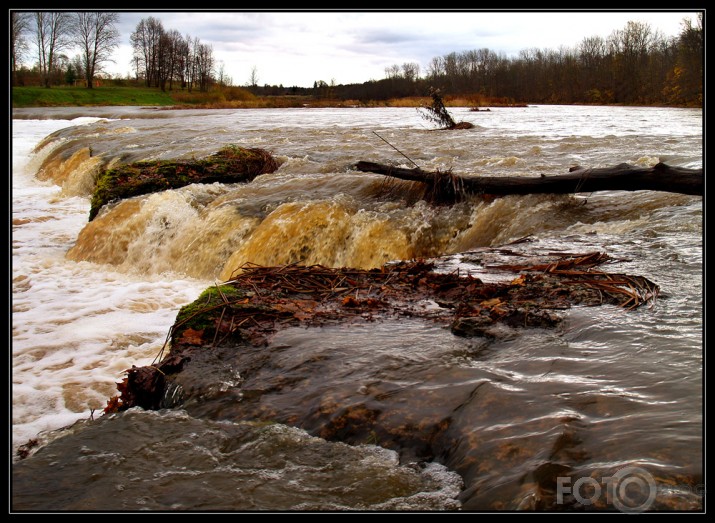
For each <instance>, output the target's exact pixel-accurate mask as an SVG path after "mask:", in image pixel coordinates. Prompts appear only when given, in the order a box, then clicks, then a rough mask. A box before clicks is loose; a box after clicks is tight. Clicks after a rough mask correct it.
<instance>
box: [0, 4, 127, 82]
mask: <svg viewBox="0 0 715 523" xmlns="http://www.w3.org/2000/svg"><path fill="white" fill-rule="evenodd" d="M118 21H119V15H118V14H117V13H111V12H106V11H92V12H87V11H82V12H72V13H70V12H64V11H34V12H22V11H11V12H10V66H11V81H12V85H17V83H18V74H19V70H20V63H21V62H22V58H23V57H24V56H25V55H26V54H27V53H28V52H29V49H30V44H29V42H28V40H30V41H32V43H34V45H35V50H36V54H35V57H36V58H37V63H36V71H37V72H38V74H39V76H40V79H41V83H42V85H44V86H45V87H50V85H51V84H52V83H57V79H58V78H61V77H63V76H64V78H65V79H66V78H67V75H68V73H71V75H72V76H73V77H76V76H81V77H83V78H84V80H85V82H86V85H87V87H88V88H89V89H92V88H93V87H94V79H95V76H96V75H97V73H98V72H99V71H100V70H101V69H102V66H103V65H104V64H105V63H106V62H108V61H111V60H112V58H111V55H112V51H114V49H115V48H116V47H117V46H118V45H119V31H118V30H117V28H116V25H115V24H116V23H117V22H118ZM70 47H75V48H79V50H80V54H78V55H77V56H76V57H75V60H74V61H70V60H69V59H68V58H67V56H66V55H65V54H63V52H64V51H65V50H67V49H68V48H70Z"/></svg>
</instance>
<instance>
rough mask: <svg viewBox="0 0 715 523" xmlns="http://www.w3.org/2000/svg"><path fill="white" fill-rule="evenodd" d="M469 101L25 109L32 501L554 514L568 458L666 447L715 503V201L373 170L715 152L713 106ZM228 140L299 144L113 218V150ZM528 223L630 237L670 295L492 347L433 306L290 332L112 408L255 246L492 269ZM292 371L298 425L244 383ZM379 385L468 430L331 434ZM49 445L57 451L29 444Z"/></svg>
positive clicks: (20, 466) (649, 464)
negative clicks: (240, 177) (262, 171)
mask: <svg viewBox="0 0 715 523" xmlns="http://www.w3.org/2000/svg"><path fill="white" fill-rule="evenodd" d="M451 112H452V114H453V115H454V116H455V119H456V120H467V121H470V122H472V123H474V124H475V127H474V128H473V129H469V130H462V131H435V130H434V129H433V128H431V127H430V126H429V125H428V124H427V123H426V121H425V120H424V119H422V118H420V115H419V114H418V112H417V111H416V110H415V109H409V108H342V109H341V108H334V109H313V108H300V109H256V110H210V111H209V110H185V111H175V110H160V109H155V108H138V107H119V108H112V107H104V108H86V109H85V108H48V109H21V110H14V111H13V120H12V202H11V205H12V340H11V342H12V358H11V378H12V452H13V454H14V456H15V458H14V461H15V465H14V469H15V476H14V480H13V483H14V484H13V500H14V504H15V506H16V507H18V508H20V509H38V510H44V509H54V508H58V509H60V510H62V509H65V510H142V509H148V510H295V509H298V510H333V509H336V510H343V509H352V510H459V509H466V510H505V509H506V510H514V509H520V508H526V509H534V508H536V509H539V508H547V509H551V508H554V507H556V508H558V505H554V502H553V500H551V501H549V502H548V503H546V502H545V501H544V500H545V499H547V498H548V499H551V498H550V497H549V496H551V497H553V496H552V495H553V493H554V485H553V483H554V478H555V477H556V476H559V477H561V476H560V474H563V475H567V476H568V478H569V481H575V480H577V478H579V477H594V478H599V480H600V478H601V476H600V475H603V474H606V473H611V474H612V473H613V471H614V470H619V469H623V467H639V468H642V469H644V470H645V471H647V473H648V474H650V476H649V477H654V478H655V480H656V481H657V484H658V496H657V497H656V500H655V505H654V507H655V508H658V507H661V508H677V509H685V510H693V509H698V508H699V507H701V506H702V505H701V503H702V498H701V494H702V492H701V489H702V482H703V461H702V460H703V349H704V347H703V314H702V313H703V198H702V197H698V196H685V195H674V194H668V193H657V192H649V191H638V192H627V193H625V192H602V193H594V194H579V195H562V196H553V195H546V196H544V195H532V196H507V197H503V198H497V199H482V198H477V197H475V198H472V199H470V200H469V201H465V202H462V203H459V204H457V205H454V206H451V207H446V206H442V207H434V206H431V205H428V204H427V203H425V202H424V201H422V200H420V199H419V197H418V195H417V194H416V192H415V191H414V190H411V189H408V188H406V186H404V185H399V184H395V183H392V184H391V183H386V182H385V180H384V179H383V177H381V176H378V175H372V174H365V173H360V172H357V171H355V170H354V169H352V168H351V166H352V165H353V164H354V163H356V162H357V161H359V160H368V161H376V162H382V163H395V164H400V165H401V166H403V167H411V166H412V165H411V164H410V163H409V162H408V160H407V159H406V158H405V156H407V157H409V158H410V160H411V161H412V162H414V163H416V164H417V165H419V166H420V167H421V168H423V169H426V170H437V169H439V170H442V171H445V170H449V169H451V170H452V171H453V172H454V173H457V174H470V175H491V176H499V175H504V176H507V175H509V176H520V175H524V176H529V175H530V176H538V175H539V174H542V173H543V174H547V175H552V174H559V173H565V172H568V169H569V167H571V166H574V165H581V166H584V167H604V166H612V165H615V164H618V163H621V162H627V163H631V164H634V165H641V166H650V165H654V164H655V163H657V162H659V161H661V162H665V163H668V164H670V165H674V166H681V167H702V164H703V147H702V143H703V114H702V111H701V110H699V109H675V108H641V107H632V108H626V107H571V106H530V107H525V108H493V109H492V110H491V111H490V112H476V113H475V112H470V111H469V110H468V109H467V108H454V109H452V110H451ZM385 140H386V141H388V142H389V143H390V144H392V146H393V147H390V146H389V145H388V144H386V143H385ZM226 144H237V145H241V146H245V147H261V148H265V149H267V150H268V151H270V152H271V153H273V154H274V156H275V157H276V158H277V159H278V160H279V162H280V163H281V165H280V167H279V169H278V170H277V171H276V172H274V173H272V174H266V175H262V176H260V177H258V178H256V179H255V180H254V181H253V182H251V183H249V184H244V185H240V184H237V185H224V184H212V185H205V186H201V185H191V186H188V187H184V188H181V189H177V190H172V191H165V192H162V193H156V194H153V195H148V196H143V197H138V198H135V199H131V200H126V201H124V202H120V203H118V204H113V205H111V206H107V207H106V208H105V209H103V210H102V212H101V213H100V215H99V216H98V217H97V218H96V219H95V220H94V221H93V222H91V223H90V224H88V223H87V216H88V211H89V199H90V191H91V187H92V184H93V180H94V176H95V175H96V173H97V170H98V168H100V167H101V166H105V165H107V164H111V162H131V161H138V160H147V159H164V158H191V157H201V156H205V155H208V154H211V153H213V152H215V151H216V150H218V149H219V148H220V147H221V146H223V145H226ZM524 237H529V238H530V239H531V240H532V242H530V243H529V246H528V249H531V250H533V251H534V252H537V251H539V250H548V249H552V250H553V249H563V250H566V251H569V250H571V251H577V252H589V251H593V250H599V251H604V252H607V253H608V254H609V255H611V256H613V257H614V258H615V259H616V260H619V261H618V262H617V263H615V264H614V266H613V267H609V270H616V271H618V272H627V273H629V274H638V275H642V276H645V277H647V278H649V279H651V280H652V281H654V282H656V283H657V284H658V285H659V286H660V287H661V298H660V299H659V300H658V301H657V303H656V304H655V305H654V306H652V307H643V308H640V309H637V310H634V311H624V310H622V309H618V308H615V307H612V306H604V307H598V308H574V309H571V310H569V311H567V312H566V313H565V321H564V323H563V325H562V326H561V327H560V328H559V329H557V330H554V331H551V330H540V329H530V330H525V331H523V332H521V333H518V334H514V335H510V336H507V337H505V338H501V339H497V340H491V341H490V340H487V341H485V340H477V339H464V338H458V337H456V336H453V335H452V334H451V333H449V331H445V330H444V329H441V328H439V327H435V326H434V325H427V324H424V323H423V322H420V321H417V320H413V321H399V322H396V321H385V322H383V323H378V324H374V325H370V326H369V327H366V326H361V325H355V326H351V327H347V326H346V327H344V328H342V327H341V328H337V327H332V328H327V327H326V328H323V329H297V328H292V329H287V330H285V331H282V332H279V333H277V334H276V336H275V339H273V341H272V342H271V347H270V349H271V350H272V351H274V352H275V356H274V360H272V362H271V365H270V366H269V367H266V368H261V369H258V370H256V372H255V373H254V374H253V375H251V376H248V377H247V376H245V375H241V376H239V375H238V373H237V372H236V373H232V372H233V371H231V369H235V368H240V367H241V365H243V366H245V365H248V363H246V358H248V357H252V356H250V354H248V355H247V354H243V355H242V356H241V358H243V360H241V361H240V362H239V360H238V359H236V358H237V357H236V356H234V355H230V354H224V355H223V356H221V357H220V358H218V359H219V360H221V361H222V362H223V363H220V364H219V363H217V362H215V361H214V362H213V363H212V366H210V367H207V368H208V369H210V370H208V371H207V375H206V376H195V377H194V378H195V384H194V387H195V389H196V391H199V392H196V394H195V395H194V400H195V401H193V402H192V401H188V402H187V403H186V404H185V405H177V406H176V407H175V408H173V409H167V410H165V411H159V412H143V411H141V410H138V409H132V410H131V411H128V412H126V413H124V414H122V415H115V416H112V417H111V418H110V417H106V416H105V417H101V416H100V414H101V411H102V409H103V407H104V406H105V404H106V401H107V399H108V398H109V397H110V396H112V395H114V394H115V393H116V383H117V382H118V381H120V380H121V379H122V377H123V373H124V371H125V370H126V369H128V368H130V367H131V366H132V365H137V366H141V365H148V364H150V363H151V362H152V361H153V360H154V358H155V357H156V355H157V354H158V353H159V351H160V350H161V348H162V346H163V345H164V342H165V339H166V336H167V333H168V331H169V328H170V327H171V325H172V323H173V321H174V319H175V317H176V313H177V312H178V309H179V308H180V307H181V306H182V305H185V304H187V303H190V302H191V301H193V300H194V299H196V297H197V296H198V295H199V294H200V293H201V291H202V290H204V289H205V288H206V287H208V286H211V285H213V284H214V283H215V282H216V281H221V280H225V279H228V278H229V277H230V275H231V274H232V272H233V271H234V270H235V269H236V268H237V267H239V266H240V265H241V264H243V263H245V262H254V263H258V264H265V265H274V264H284V263H293V262H301V263H306V264H314V263H320V264H323V265H326V266H333V267H344V266H352V267H361V268H372V267H379V266H381V265H382V264H383V263H385V262H388V261H391V260H397V259H413V258H424V257H439V256H445V257H447V258H444V259H445V260H450V262H449V263H452V264H460V263H463V264H466V265H467V266H468V265H469V263H468V260H467V258H468V256H465V255H464V253H469V252H475V251H478V250H479V249H480V248H483V247H487V246H499V245H503V244H506V243H509V242H511V241H514V240H517V239H520V238H524ZM249 352H250V351H249ZM253 356H255V358H261V357H263V356H261V355H259V354H255V355H253ZM222 358H223V359H222ZM227 362H228V363H227ZM207 365H208V364H207ZM277 376H281V377H283V378H285V377H288V378H289V381H290V380H292V381H290V383H293V384H295V385H294V386H292V387H284V388H281V390H280V397H278V396H276V398H273V399H272V400H271V401H273V403H272V404H271V405H272V407H271V408H272V409H273V411H272V412H275V413H277V414H276V416H277V418H276V419H277V420H278V421H280V423H275V422H274V421H273V420H269V419H261V420H258V419H248V420H246V419H243V418H241V415H242V414H241V413H239V412H238V411H237V410H235V409H234V407H233V406H234V405H235V404H236V402H237V401H238V402H239V403H240V401H239V400H238V399H237V398H239V397H240V395H241V394H244V393H248V391H249V390H251V391H255V390H261V391H263V390H268V389H270V384H271V383H273V382H274V381H275V380H276V379H277ZM249 385H250V386H249ZM187 388H188V385H187ZM189 396H191V395H189ZM199 396H200V399H199ZM266 397H268V396H266ZM365 397H367V398H369V400H370V401H372V402H373V403H375V402H378V403H379V404H380V407H379V412H381V413H386V412H391V409H398V410H397V411H399V412H401V413H403V412H405V411H409V412H410V413H411V416H412V417H414V419H415V420H426V421H425V423H427V421H429V420H440V419H447V418H449V419H450V421H451V423H453V424H452V425H451V428H450V431H451V433H450V434H445V435H443V438H442V439H443V440H444V441H441V443H440V444H441V447H440V448H442V449H443V450H442V451H441V452H434V453H432V454H429V453H428V454H429V456H428V457H425V456H426V454H425V455H422V456H414V455H411V454H410V453H409V452H404V449H400V448H396V447H395V446H394V445H391V444H390V443H389V442H386V441H380V440H379V438H374V439H372V440H370V441H364V442H359V443H361V444H357V445H352V446H350V445H345V444H344V443H341V442H339V441H335V438H331V439H330V440H329V441H328V440H325V439H322V438H320V437H318V436H319V435H320V434H319V432H320V431H319V429H318V427H317V426H315V425H311V422H310V421H309V420H310V419H314V418H311V413H312V412H315V411H317V410H319V407H316V405H315V403H316V402H317V403H320V402H321V401H322V402H327V401H333V402H334V401H338V402H344V403H345V404H346V405H348V404H351V405H352V404H355V402H356V401H357V399H356V398H365ZM360 401H363V400H360ZM232 402H233V403H232ZM311 402H312V403H311ZM364 403H365V404H368V403H369V402H368V401H367V400H365V402H364ZM361 404H362V403H361ZM307 405H312V406H311V407H307ZM281 409H282V410H281ZM301 409H302V410H301ZM311 409H313V410H311ZM434 422H435V423H437V422H438V421H434ZM415 423H416V425H415V427H416V428H415V429H414V430H422V429H421V428H420V423H418V422H415ZM67 427H69V428H67ZM449 438H451V439H449ZM33 439H34V440H37V441H38V445H37V446H35V447H34V448H33V449H32V452H31V456H30V457H28V458H27V459H24V460H20V459H18V458H17V455H16V452H17V450H18V448H19V447H20V446H21V445H24V444H26V443H27V442H28V441H29V440H33ZM447 439H449V441H450V443H446V440H447ZM351 443H356V442H351ZM383 447H388V448H383ZM37 448H39V449H40V450H38V451H37V452H36V453H34V452H35V450H36V449H37ZM52 471H55V472H52ZM59 471H61V473H62V478H63V480H62V481H61V482H59V484H58V481H57V478H56V477H55V476H53V474H59ZM559 471H561V472H559ZM51 472H52V473H51ZM45 473H46V479H45V480H44V481H43V480H42V479H41V478H42V477H44V476H43V474H45ZM582 483H583V482H582ZM666 487H667V488H666ZM699 489H700V490H699ZM221 492H224V493H225V492H233V493H234V495H227V494H226V495H221V494H220V493H221ZM595 505H598V504H595ZM595 505H594V506H595ZM599 506H600V505H599ZM569 507H573V504H572V505H568V503H566V504H564V508H565V509H568V508H569ZM607 508H611V509H612V508H613V507H612V506H609V507H607Z"/></svg>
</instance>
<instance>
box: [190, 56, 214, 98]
mask: <svg viewBox="0 0 715 523" xmlns="http://www.w3.org/2000/svg"><path fill="white" fill-rule="evenodd" d="M194 61H195V62H196V73H197V78H198V80H199V91H201V92H203V93H205V92H207V91H208V90H209V87H210V85H211V81H212V79H213V74H214V56H213V47H212V46H211V45H208V44H199V45H198V48H197V52H196V55H195V56H194Z"/></svg>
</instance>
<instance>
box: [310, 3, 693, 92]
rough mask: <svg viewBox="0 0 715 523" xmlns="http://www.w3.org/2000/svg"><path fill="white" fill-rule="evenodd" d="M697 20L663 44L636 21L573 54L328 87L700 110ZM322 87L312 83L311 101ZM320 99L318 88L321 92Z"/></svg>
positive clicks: (481, 58) (452, 63)
mask: <svg viewBox="0 0 715 523" xmlns="http://www.w3.org/2000/svg"><path fill="white" fill-rule="evenodd" d="M704 49H705V48H704V31H703V13H699V14H698V17H697V19H696V20H695V22H693V21H692V20H690V19H689V18H686V19H684V20H683V22H682V29H681V32H680V34H679V35H678V36H676V37H672V38H667V37H665V36H664V35H663V34H662V33H661V32H660V31H656V30H653V29H652V27H651V26H650V25H649V24H647V23H643V22H633V21H631V22H628V23H627V24H626V26H625V27H624V28H623V29H621V30H615V31H613V32H612V33H611V35H610V36H608V37H607V38H603V37H601V36H590V37H585V38H584V39H583V40H582V42H581V43H580V44H579V45H578V46H577V47H576V48H575V49H571V48H567V47H560V48H559V49H556V50H553V49H537V48H531V49H525V50H522V51H521V52H519V54H518V56H516V57H513V58H508V57H507V56H506V55H504V54H503V53H497V52H494V51H492V50H490V49H486V48H483V49H475V50H469V51H463V52H459V53H457V52H452V53H449V54H446V55H444V56H438V57H434V58H432V60H431V61H430V63H429V64H428V66H427V70H426V72H425V75H424V77H420V67H419V64H416V63H412V62H409V63H404V64H402V65H401V66H400V65H397V64H395V65H392V66H390V67H387V68H386V69H385V78H384V79H382V80H378V81H370V82H365V83H363V84H354V85H338V86H331V89H330V93H331V94H332V95H333V96H336V97H339V98H343V99H360V100H363V99H365V100H385V99H390V98H401V97H405V96H415V95H420V96H425V95H426V93H428V92H429V90H430V88H438V89H440V90H441V91H443V92H444V93H447V94H450V95H464V96H470V95H471V96H472V97H474V98H475V99H478V98H479V97H480V96H481V97H484V98H492V99H493V98H501V99H505V98H506V99H509V100H512V101H514V102H530V103H554V104H572V103H596V104H612V103H615V104H630V105H636V104H645V105H648V104H674V105H702V102H703V83H704V82H703V80H704V75H703V63H704ZM323 84H324V82H322V83H321V82H320V81H319V82H317V83H316V86H315V88H314V91H315V92H316V94H318V93H320V92H321V89H320V88H319V87H320V86H321V85H323ZM322 92H325V89H323V90H322Z"/></svg>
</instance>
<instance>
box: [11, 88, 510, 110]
mask: <svg viewBox="0 0 715 523" xmlns="http://www.w3.org/2000/svg"><path fill="white" fill-rule="evenodd" d="M444 102H445V105H447V106H450V107H465V106H477V105H481V106H487V105H491V106H492V107H497V106H504V105H507V104H505V103H503V102H502V101H501V100H500V99H486V98H484V97H481V96H472V97H451V96H446V97H445V99H444ZM429 104H430V98H429V97H410V98H393V99H390V100H370V101H364V100H331V99H326V98H315V97H312V96H254V95H253V94H251V93H250V92H249V91H248V90H246V89H243V88H241V87H225V88H223V89H212V90H211V91H209V92H207V93H202V92H199V91H192V92H191V93H189V92H187V91H182V90H174V91H166V92H162V91H161V90H160V89H157V88H147V87H119V86H106V87H105V86H102V87H95V88H94V89H86V88H84V87H52V88H51V89H45V88H44V87H14V88H13V89H12V106H13V107H14V108H20V107H78V106H93V105H95V106H99V105H139V106H162V107H167V108H168V107H171V108H177V109H187V108H205V109H254V108H267V107H275V108H280V107H424V106H425V105H429Z"/></svg>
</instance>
